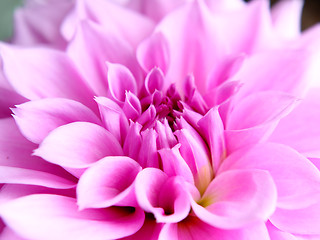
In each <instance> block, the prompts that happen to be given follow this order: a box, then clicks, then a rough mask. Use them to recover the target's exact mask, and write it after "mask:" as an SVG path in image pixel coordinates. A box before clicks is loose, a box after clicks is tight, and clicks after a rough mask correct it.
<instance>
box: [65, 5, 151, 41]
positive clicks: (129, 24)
mask: <svg viewBox="0 0 320 240" xmlns="http://www.w3.org/2000/svg"><path fill="white" fill-rule="evenodd" d="M75 9H76V10H75V11H73V12H72V13H71V16H69V17H68V18H67V20H66V21H65V22H64V26H63V30H62V31H63V35H64V36H66V37H67V38H68V39H70V38H71V37H72V36H73V33H74V32H75V29H76V26H77V24H78V21H79V20H80V21H81V20H82V19H89V20H92V21H94V22H96V23H98V24H101V25H102V26H104V28H107V29H111V30H113V31H114V32H115V33H117V34H120V36H121V37H122V38H123V39H124V40H125V41H127V42H129V43H130V44H131V45H132V46H133V47H136V46H137V45H138V44H139V43H140V42H141V41H142V40H143V39H145V38H146V37H147V36H148V35H149V34H150V33H151V31H152V30H153V27H154V23H153V21H151V20H150V19H148V18H146V17H144V16H142V15H141V14H138V13H136V12H134V11H130V10H129V9H125V8H123V7H121V6H119V5H117V4H115V3H112V1H104V0H81V1H77V4H76V7H75ZM123 16H126V17H125V18H124V17H123ZM137 26H139V27H138V28H137Z"/></svg>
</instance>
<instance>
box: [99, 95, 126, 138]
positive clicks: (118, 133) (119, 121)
mask: <svg viewBox="0 0 320 240" xmlns="http://www.w3.org/2000/svg"><path fill="white" fill-rule="evenodd" d="M95 100H96V102H97V103H98V106H99V111H100V115H101V118H102V122H103V123H104V126H105V128H106V129H107V130H108V131H109V132H111V133H112V135H113V136H114V137H115V138H116V139H117V140H118V141H119V142H120V143H123V142H124V138H125V136H126V135H127V131H128V128H129V122H128V119H127V117H126V115H125V113H124V112H123V110H122V109H121V108H120V107H119V105H118V104H117V103H115V102H114V101H112V100H111V99H108V98H105V97H96V98H95Z"/></svg>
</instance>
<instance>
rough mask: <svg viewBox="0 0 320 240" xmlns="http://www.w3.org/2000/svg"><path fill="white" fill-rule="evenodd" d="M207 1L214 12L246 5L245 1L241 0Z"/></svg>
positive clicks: (233, 9)
mask: <svg viewBox="0 0 320 240" xmlns="http://www.w3.org/2000/svg"><path fill="white" fill-rule="evenodd" d="M205 2H206V4H207V5H208V7H209V8H210V10H211V11H212V12H214V13H221V12H225V11H226V12H227V11H236V10H241V9H242V8H243V7H245V6H246V4H245V2H244V1H241V0H215V1H211V0H206V1H205Z"/></svg>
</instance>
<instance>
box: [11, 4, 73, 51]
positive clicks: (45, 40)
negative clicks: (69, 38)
mask: <svg viewBox="0 0 320 240" xmlns="http://www.w3.org/2000/svg"><path fill="white" fill-rule="evenodd" d="M72 5H73V1H70V0H66V1H61V0H58V1H53V0H47V1H41V2H39V1H28V2H25V4H24V7H23V8H20V9H17V10H16V11H15V14H14V34H13V39H12V42H13V43H14V44H18V45H24V46H31V45H36V44H48V45H52V46H54V47H58V48H63V47H64V46H65V44H66V43H65V41H64V39H63V38H62V36H61V33H60V24H61V22H62V20H63V18H64V17H65V15H66V14H67V13H68V11H70V8H71V7H72ZM39 19H41V21H39Z"/></svg>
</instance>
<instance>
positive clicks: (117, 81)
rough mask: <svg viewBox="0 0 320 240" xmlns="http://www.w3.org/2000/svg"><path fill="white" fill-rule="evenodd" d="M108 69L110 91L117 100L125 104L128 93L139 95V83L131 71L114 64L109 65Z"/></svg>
mask: <svg viewBox="0 0 320 240" xmlns="http://www.w3.org/2000/svg"><path fill="white" fill-rule="evenodd" d="M107 68H108V84H109V90H110V93H111V95H112V97H113V98H114V99H115V100H117V101H119V102H124V100H125V98H126V92H129V91H130V92H132V93H134V94H136V93H137V90H138V89H137V83H136V81H135V78H134V76H133V75H132V73H131V72H130V70H129V69H127V68H126V67H125V66H123V65H121V64H113V63H107Z"/></svg>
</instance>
